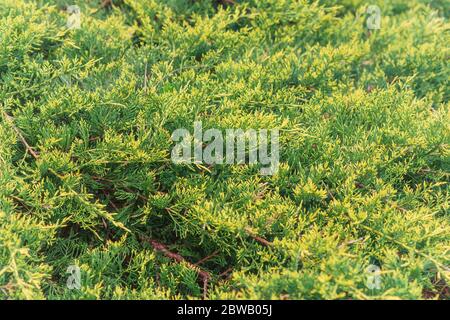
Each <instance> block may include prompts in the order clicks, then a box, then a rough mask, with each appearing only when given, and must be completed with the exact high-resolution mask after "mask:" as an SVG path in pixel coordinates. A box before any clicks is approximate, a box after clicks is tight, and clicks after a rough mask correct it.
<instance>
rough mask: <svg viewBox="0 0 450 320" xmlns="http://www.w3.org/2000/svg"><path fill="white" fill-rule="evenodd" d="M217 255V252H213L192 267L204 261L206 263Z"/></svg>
mask: <svg viewBox="0 0 450 320" xmlns="http://www.w3.org/2000/svg"><path fill="white" fill-rule="evenodd" d="M218 253H219V250H216V251H214V252H213V253H211V254H210V255H208V256H206V257H204V258H203V259H200V260H199V261H197V262H196V263H194V265H196V266H198V265H200V264H202V263H204V262H206V261H208V260H209V259H211V258H213V257H215V256H217V254H218Z"/></svg>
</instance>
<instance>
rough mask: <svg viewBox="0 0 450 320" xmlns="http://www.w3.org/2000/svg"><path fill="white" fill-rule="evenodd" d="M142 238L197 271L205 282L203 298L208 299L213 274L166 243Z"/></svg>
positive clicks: (169, 256) (167, 255)
mask: <svg viewBox="0 0 450 320" xmlns="http://www.w3.org/2000/svg"><path fill="white" fill-rule="evenodd" d="M142 239H143V240H144V241H146V242H147V243H149V244H150V245H151V246H152V247H153V249H154V250H156V251H159V252H161V253H163V254H164V255H165V256H166V257H168V258H170V259H172V260H175V261H176V262H178V263H185V264H186V265H187V267H188V268H189V269H191V270H194V271H195V272H197V274H198V276H199V278H200V280H201V281H202V283H203V299H206V297H207V292H208V281H209V279H211V275H210V274H209V273H208V272H206V271H203V270H202V269H200V268H199V267H198V266H196V265H194V264H192V263H190V262H189V261H187V260H186V259H185V258H183V257H182V256H181V255H179V254H178V253H175V252H171V251H170V250H169V249H167V247H166V246H165V245H164V244H162V243H160V242H158V241H156V240H153V239H150V238H147V237H142Z"/></svg>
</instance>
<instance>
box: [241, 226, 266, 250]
mask: <svg viewBox="0 0 450 320" xmlns="http://www.w3.org/2000/svg"><path fill="white" fill-rule="evenodd" d="M245 231H246V232H247V234H248V235H249V236H250V238H252V239H253V240H255V241H256V242H258V243H260V244H262V245H263V246H266V247H272V246H273V243H272V242H270V241H269V240H266V239H264V238H262V237H260V236H258V235H255V234H253V232H252V231H251V230H249V229H245Z"/></svg>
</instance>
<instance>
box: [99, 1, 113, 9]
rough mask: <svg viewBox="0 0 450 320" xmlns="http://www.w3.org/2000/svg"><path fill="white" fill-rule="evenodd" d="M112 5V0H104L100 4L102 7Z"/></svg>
mask: <svg viewBox="0 0 450 320" xmlns="http://www.w3.org/2000/svg"><path fill="white" fill-rule="evenodd" d="M110 6H112V0H103V1H102V3H101V4H100V8H106V7H110Z"/></svg>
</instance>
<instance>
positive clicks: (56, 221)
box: [0, 0, 450, 299]
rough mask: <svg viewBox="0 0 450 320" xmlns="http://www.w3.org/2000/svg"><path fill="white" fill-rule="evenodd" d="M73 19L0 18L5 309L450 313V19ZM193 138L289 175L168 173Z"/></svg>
mask: <svg viewBox="0 0 450 320" xmlns="http://www.w3.org/2000/svg"><path fill="white" fill-rule="evenodd" d="M73 4H74V3H68V2H66V1H65V0H35V1H31V0H0V299H182V298H190V299H448V298H449V297H450V289H449V287H448V285H449V281H450V269H449V265H450V216H449V203H450V196H449V185H448V184H449V174H450V170H449V169H450V149H449V139H450V127H449V125H450V121H449V120H450V108H449V106H450V103H449V98H450V91H449V83H448V80H449V78H450V65H449V64H450V60H449V57H450V47H449V45H448V44H449V43H450V36H449V27H450V24H449V23H448V16H449V8H450V5H449V2H448V1H445V0H393V1H381V0H373V1H371V3H370V4H373V5H377V6H379V8H380V9H381V26H380V28H379V29H376V30H371V29H368V28H367V24H366V20H367V18H368V17H367V14H366V7H367V5H368V4H369V3H367V1H362V0H343V1H336V0H320V1H312V0H309V1H308V0H248V1H243V0H242V1H241V0H226V1H225V0H222V1H219V0H195V1H194V0H112V1H103V2H101V1H99V0H85V1H77V3H75V4H76V5H78V6H79V9H80V17H81V23H80V26H79V27H73V28H72V27H68V25H69V24H68V22H67V21H68V13H67V10H66V8H67V6H69V5H73ZM71 23H72V22H71ZM72 25H75V26H76V24H71V26H72ZM195 121H202V123H203V127H204V128H205V129H207V128H217V129H219V130H226V129H227V128H242V129H243V130H246V129H249V128H253V129H269V130H270V129H274V128H277V129H279V132H280V154H279V156H280V164H279V170H278V171H277V172H276V174H274V175H268V176H262V175H261V174H260V170H259V169H260V168H259V165H258V164H256V165H248V164H241V165H238V164H233V165H229V164H218V165H204V164H202V163H192V164H175V163H173V161H171V157H170V154H171V150H172V147H173V145H174V142H173V141H172V140H171V134H172V132H174V131H175V130H177V129H179V128H192V127H193V124H194V122H195ZM371 265H375V266H378V267H379V268H380V275H379V276H380V279H381V282H380V286H379V287H377V288H372V287H370V286H368V285H367V279H368V274H367V271H366V270H367V268H368V267H369V266H371ZM69 266H77V267H78V268H79V270H80V275H81V283H80V287H79V288H72V287H70V286H68V285H67V279H68V277H69V276H70V274H69V273H67V269H68V267H69Z"/></svg>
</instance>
